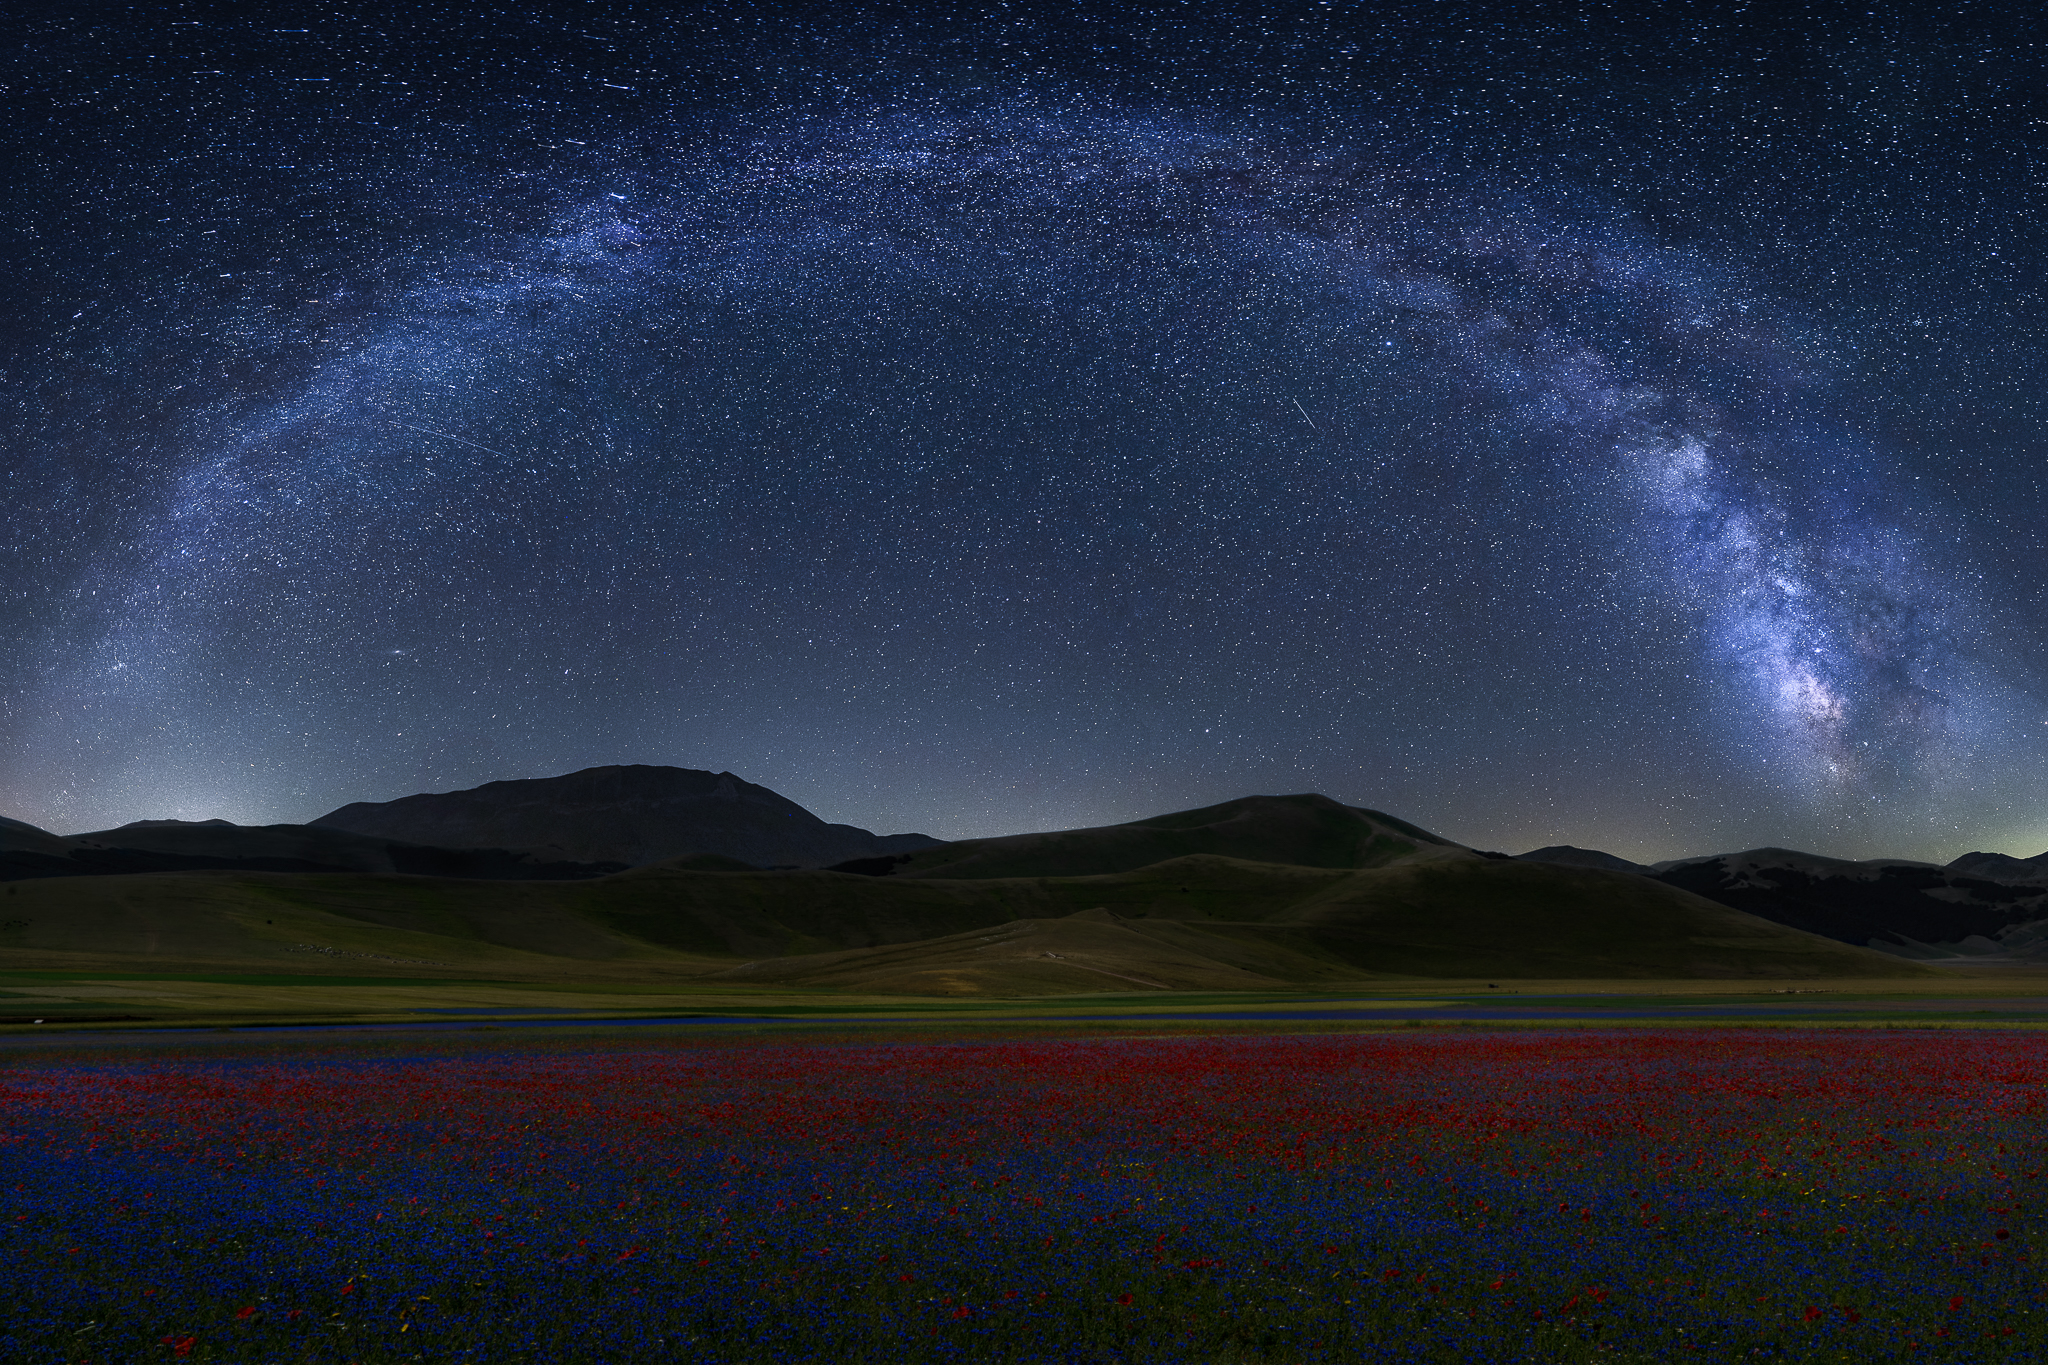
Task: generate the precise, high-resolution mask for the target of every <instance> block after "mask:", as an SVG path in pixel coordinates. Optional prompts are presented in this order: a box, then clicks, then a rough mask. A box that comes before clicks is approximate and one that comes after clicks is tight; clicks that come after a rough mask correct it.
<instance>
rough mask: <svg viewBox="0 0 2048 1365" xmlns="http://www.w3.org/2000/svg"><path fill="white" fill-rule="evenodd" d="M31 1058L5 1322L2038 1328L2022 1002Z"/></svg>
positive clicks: (1990, 1339) (1934, 1342)
mask: <svg viewBox="0 0 2048 1365" xmlns="http://www.w3.org/2000/svg"><path fill="white" fill-rule="evenodd" d="M556 1046H557V1050H546V1049H541V1048H536V1047H533V1046H530V1045H529V1046H527V1047H525V1048H514V1047H511V1046H505V1047H503V1048H500V1049H499V1050H464V1049H463V1048H459V1047H454V1046H447V1047H443V1048H442V1049H441V1050H440V1051H438V1052H434V1051H421V1052H417V1053H414V1054H412V1055H406V1056H368V1055H362V1054H351V1053H349V1052H347V1051H345V1050H340V1049H335V1050H331V1051H326V1052H322V1053H319V1054H317V1055H315V1054H304V1053H301V1054H297V1055H285V1056H281V1055H278V1054H274V1053H273V1054H265V1055H262V1056H238V1057H205V1058H194V1057H190V1056H166V1057H159V1058H155V1059H152V1060H143V1061H138V1060H137V1059H135V1058H134V1057H122V1058H119V1059H116V1060H99V1061H93V1062H90V1063H81V1062H77V1061H71V1062H64V1061H60V1060H46V1061H43V1062H39V1063H36V1064H32V1065H22V1064H20V1063H18V1062H17V1063H16V1064H15V1065H14V1066H13V1068H12V1069H11V1070H9V1071H8V1072H7V1073H5V1076H4V1080H0V1094H4V1106H5V1107H4V1111H0V1114H4V1117H0V1162H4V1188H5V1214H4V1226H5V1229H6V1231H5V1234H4V1237H5V1243H4V1245H5V1257H4V1260H0V1304H5V1305H6V1308H5V1309H4V1314H5V1316H4V1325H0V1359H4V1360H6V1361H9V1362H51V1365H55V1363H56V1362H65V1361H91V1362H95V1363H96V1365H113V1363H115V1362H128V1361H155V1360H178V1359H184V1360H191V1361H265V1362H269V1361H279V1362H287V1361H317V1362H336V1363H337V1365H340V1363H341V1362H364V1363H365V1365H370V1363H371V1362H379V1363H381V1362H395V1361H427V1362H462V1361H474V1362H489V1363H490V1365H501V1363H508V1362H536V1365H538V1363H540V1362H547V1363H548V1365H554V1363H555V1362H572V1361H592V1362H634V1361H649V1362H652V1361H664V1362H665V1361H706V1362H720V1363H721V1365H723V1363H724V1362H747V1361H821V1360H822V1361H868V1360H872V1361H878V1362H898V1361H1045V1362H1075V1363H1077V1365H1078V1363H1079V1362H1105V1363H1106V1362H1121V1361H1133V1362H1136V1361H1201V1362H1208V1361H1236V1360H1246V1361H1251V1360H1268V1361H1295V1360H1328V1361H1373V1360H1385V1361H1431V1360H1443V1361H1489V1362H1490V1361H1512V1360H1537V1361H1567V1360H1580V1359H1586V1360H1594V1359H1598V1360H1688V1359H1692V1360H1726V1359H1736V1358H1742V1359H1756V1358H1762V1359H1778V1360H1844V1361H1869V1360H1887V1359H1907V1360H1957V1361H1963V1360H1968V1361H1979V1360H2023V1359H2039V1358H2042V1357H2043V1356H2044V1355H2048V1331H2044V1328H2043V1312H2044V1305H2048V1297H2044V1292H2043V1291H2044V1283H2048V1270H2044V1267H2043V1266H2041V1265H2040V1264H2038V1263H2036V1262H2035V1260H2034V1259H2033V1257H2034V1256H2035V1254H2036V1247H2035V1244H2036V1241H2037V1236H2036V1234H2037V1230H2038V1228H2039V1222H2038V1214H2037V1209H2036V1203H2035V1198H2036V1195H2037V1192H2038V1189H2039V1185H2038V1180H2039V1177H2040V1175H2041V1170H2042V1166H2043V1162H2044V1160H2048V1155H2044V1151H2043V1146H2044V1126H2043V1125H2044V1119H2048V1106H2044V1103H2043V1087H2044V1083H2048V1038H2044V1037H2042V1036H2040V1035H2035V1034H2030V1033H2022V1032H1969V1031H1918V1032H1896V1033H1886V1032H1859V1031H1840V1032H1827V1031H1774V1030H1773V1031H1766V1030H1755V1031H1749V1030H1726V1031H1722V1030H1696V1031H1686V1030H1658V1031H1649V1030H1645V1031H1631V1032H1612V1033H1594V1032H1583V1033H1582V1032H1557V1033H1543V1032H1509V1031H1503V1032H1486V1031H1478V1030H1471V1031H1464V1030H1404V1031H1388V1032H1380V1033H1369V1034H1351V1035H1321V1036H1282V1037H1256V1036H1240V1037H1207V1038H1155V1039H1144V1038H1136V1039H1115V1040H1045V1041H1027V1042H1019V1041H992V1042H960V1043H947V1042H909V1043H905V1042H897V1043H832V1044H824V1043H778V1044H740V1043H736V1044H730V1045H709V1044H703V1043H683V1042H676V1043H672V1044H661V1043H658V1042H655V1041H653V1040H646V1041H644V1042H641V1043H639V1044H637V1045H635V1046H632V1047H630V1048H628V1047H626V1046H624V1045H620V1046H618V1047H616V1048H613V1047H607V1048H605V1049H603V1050H587V1051H565V1050H559V1048H560V1047H561V1046H562V1045H559V1044H558V1045H556Z"/></svg>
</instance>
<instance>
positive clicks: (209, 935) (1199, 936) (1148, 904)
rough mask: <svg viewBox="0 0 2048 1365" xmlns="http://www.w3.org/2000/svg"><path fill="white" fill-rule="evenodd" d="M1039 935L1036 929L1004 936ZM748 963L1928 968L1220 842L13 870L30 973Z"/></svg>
mask: <svg viewBox="0 0 2048 1365" xmlns="http://www.w3.org/2000/svg"><path fill="white" fill-rule="evenodd" d="M1332 804H1334V803H1332ZM1194 828H1197V829H1200V828H1206V827H1205V826H1200V825H1197V826H1194ZM1167 832H1168V833H1173V832H1174V830H1173V829H1172V827H1168V828H1167ZM1355 847H1357V846H1356V845H1354V848H1355ZM1019 925H1024V926H1026V927H1027V928H1029V935H1028V937H1030V939H1031V943H1025V942H1024V941H1023V939H1022V938H1018V942H1017V943H1015V944H1010V946H1009V947H1005V946H1003V945H1004V944H1005V943H1008V942H1009V940H1010V939H1011V938H1016V937H1017V936H1018V935H1019V934H1022V933H1023V932H1024V931H1023V930H1021V929H1017V928H1015V927H1014V926H1019ZM1031 926H1037V927H1031ZM1046 926H1051V927H1046ZM1034 944H1035V946H1033V945H1034ZM1012 948H1014V949H1015V951H1011V949H1012ZM1034 954H1035V956H1034ZM1047 954H1052V956H1047ZM863 955H866V956H863ZM794 959H804V961H802V962H799V961H795V960H794ZM742 962H754V963H761V964H764V965H762V966H757V967H754V968H750V969H749V970H751V971H753V972H754V973H756V979H759V980H763V981H767V980H769V979H773V980H776V981H783V982H787V983H789V984H812V985H820V986H837V987H845V988H859V989H866V990H884V989H888V990H895V989H899V988H903V989H907V988H908V987H907V986H906V985H904V984H903V983H908V982H913V981H918V980H922V981H925V982H926V983H927V987H926V988H927V989H930V990H932V991H934V992H936V993H947V994H958V993H972V992H977V991H1000V992H1003V993H1013V994H1044V993H1059V992H1061V991H1070V990H1076V989H1083V988H1085V987H1083V986H1082V985H1079V984H1076V983H1077V982H1078V981H1080V980H1082V979H1084V978H1092V979H1093V980H1094V981H1095V982H1096V985H1095V986H1094V987H1093V988H1095V989H1100V988H1101V982H1102V981H1103V980H1104V979H1105V974H1106V975H1107V976H1108V977H1112V978H1124V979H1128V978H1133V977H1136V978H1144V979H1146V980H1148V981H1155V982H1157V983H1158V984H1160V985H1167V984H1175V985H1178V986H1181V987H1197V986H1199V987H1210V986H1213V987H1217V988H1242V987H1243V986H1244V985H1247V984H1261V985H1287V984H1297V985H1306V984H1311V983H1320V982H1326V981H1329V980H1332V979H1353V980H1356V979H1361V978H1364V977H1368V976H1374V975H1384V974H1398V975H1411V976H1424V977H1431V976H1436V977H1469V976H1487V977H1511V978H1512V977H1545V978H1561V977H1592V976H1622V977H1631V976H1632V977H1695V976H1736V977H1739V976H1766V977H1819V976H1870V977H1884V976H1894V977H1897V976H1912V975H1924V974H1927V973H1928V972H1929V971H1930V970H1931V969H1928V968H1924V967H1920V966H1918V965H1917V964H1913V963H1907V962H1903V961H1900V960H1898V959H1894V958H1889V957H1885V956H1883V955H1881V954H1877V953H1872V952H1868V951H1866V950H1863V949H1859V948H1851V947H1848V946H1846V945H1843V944H1839V943H1835V942H1832V941H1831V940H1827V939H1821V938H1817V937H1815V936H1813V935H1809V934H1804V933H1800V932H1798V931H1796V930H1791V929H1786V928H1784V927H1782V926H1779V925H1776V924H1772V923H1770V922H1768V921H1765V920H1761V919H1757V918H1755V917H1753V916H1750V915H1746V914H1743V913H1741V912H1739V911H1735V910H1730V909H1728V908H1726V907H1724V906H1721V905H1718V904H1715V903H1714V902H1712V901H1708V900H1705V899H1703V898H1701V897H1698V896H1695V895H1692V894H1691V893H1689V892H1685V891H1681V890H1679V889H1677V888H1675V887H1669V886H1665V885H1663V884H1662V883H1658V882H1652V881H1648V880H1646V879H1643V878H1640V877H1634V876H1629V875H1627V874H1622V873H1613V872H1604V871H1600V870H1597V869H1584V868H1569V867H1556V866H1552V865H1548V864H1539V863H1512V862H1499V861H1494V860H1487V859H1479V858H1475V857H1453V858H1437V859H1431V860H1425V861H1407V862H1398V863H1394V864H1392V865H1389V866H1384V867H1379V868H1368V869H1356V868H1341V867H1321V868H1318V867H1310V866H1299V865H1294V866H1289V865H1275V864H1270V863H1254V862H1249V861H1245V860H1242V859H1233V858H1227V857H1221V856H1217V855H1215V854H1200V855H1193V856H1187V857H1180V858H1175V859H1170V860H1167V861H1164V862H1157V863H1153V864H1151V865H1149V866H1146V867H1142V868H1138V869H1135V870H1131V871H1122V872H1115V873H1108V874H1100V875H1093V876H1065V877H1054V876H1031V877H1010V878H994V877H978V878H971V879H960V880H946V879H941V878H936V877H929V876H927V877H865V876H857V875H853V874H848V873H834V872H822V871H804V872H781V873H774V872H716V871H697V870H691V869H688V868H684V867H679V866H664V865H656V866H653V867H647V868H637V869H634V870H633V871H631V872H625V873H620V874H618V875H616V876H612V877H606V878H601V879H598V880H595V881H585V882H476V881H457V880H445V879H439V878H429V877H405V876H371V875H349V874H334V875H307V874H285V873H249V872H181V873H162V874H150V875H138V876H125V877H72V878H51V879H48V880H41V881H28V882H15V883H11V884H9V885H8V886H7V888H6V891H5V894H4V896H0V963H4V964H5V965H7V966H10V967H12V968H14V969H17V970H21V969H30V968H35V967H44V966H47V967H74V966H82V965H92V966H96V967H99V968H102V969H108V970H124V971H125V970H136V969H137V968H138V967H140V966H147V967H149V968H154V969H158V970H176V969H193V968H220V967H228V966H233V967H237V968H240V969H245V970H246V969H249V968H258V969H261V970H271V971H283V970H295V971H308V972H315V973H361V972H363V971H365V970H370V969H372V968H373V966H374V969H375V970H377V971H380V972H381V971H385V970H390V971H394V972H399V973H403V972H406V971H419V972H422V973H427V974H437V975H447V974H448V973H449V972H451V971H455V972H475V973H481V974H489V975H492V976H496V977H509V976H517V977H529V978H546V977H548V976H550V975H559V974H562V973H564V972H570V971H574V972H576V973H579V974H583V975H590V974H592V973H597V974H602V975H617V976H621V977H624V976H633V975H643V976H644V975H657V976H670V977H673V976H676V975H706V974H710V973H716V972H724V971H730V970H732V969H733V968H734V967H735V966H737V965H738V964H740V963H742ZM775 963H780V964H781V965H779V966H771V965H765V964H775ZM1247 974H1250V976H1251V977H1255V978H1257V982H1256V983H1252V982H1248V981H1247ZM881 982H896V983H898V985H895V986H885V985H881V984H877V983H881ZM1231 983H1237V984H1236V985H1235V986H1232V984H1231Z"/></svg>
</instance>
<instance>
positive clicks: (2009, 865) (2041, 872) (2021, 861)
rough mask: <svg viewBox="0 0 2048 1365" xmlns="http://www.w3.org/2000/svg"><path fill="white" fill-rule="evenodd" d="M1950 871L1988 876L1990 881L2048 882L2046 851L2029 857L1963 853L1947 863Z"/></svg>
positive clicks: (1974, 875)
mask: <svg viewBox="0 0 2048 1365" xmlns="http://www.w3.org/2000/svg"><path fill="white" fill-rule="evenodd" d="M1948 870H1949V871H1951V872H1963V873H1967V874H1968V875H1970V876H1972V877H1988V878H1990V879H1991V880H1992V881H2027V880H2030V879H2031V880H2034V881H2037V882H2048V853H2037V854H2035V855H2034V856H2033V857H2031V858H2010V857H2007V856H2006V855H2005V854H2003V853H1965V854H1964V855H1963V856H1962V857H1960V858H1958V859H1956V860H1955V861H1954V862H1952V863H1950V864H1948Z"/></svg>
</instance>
